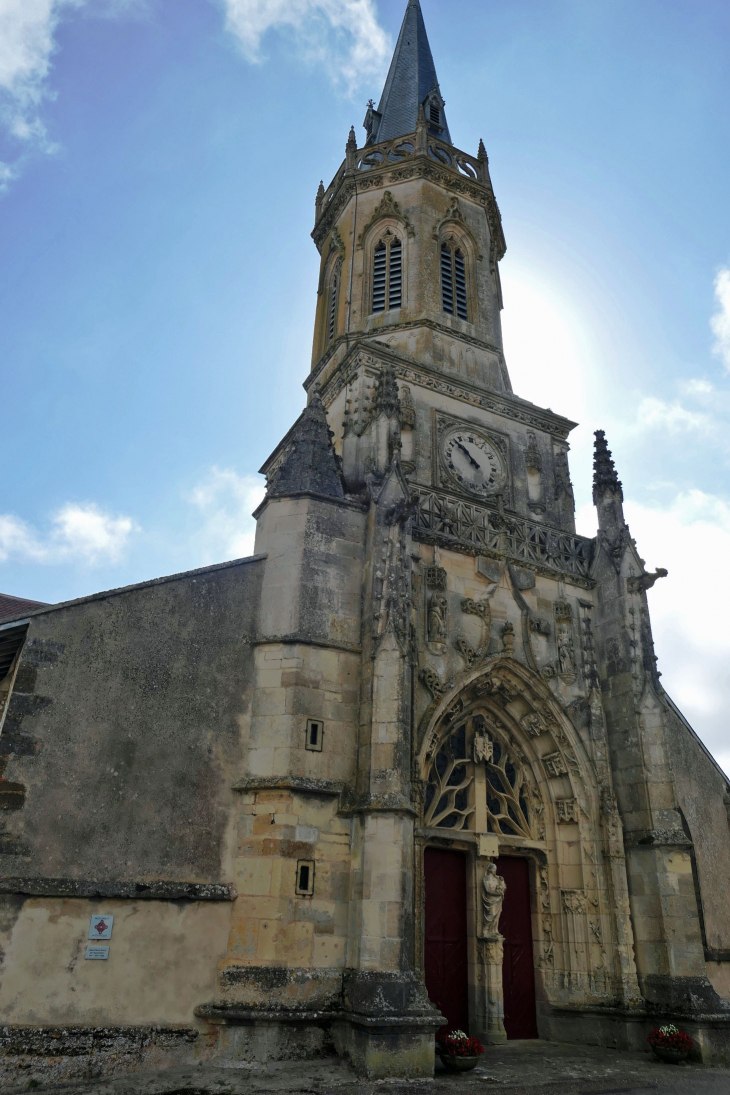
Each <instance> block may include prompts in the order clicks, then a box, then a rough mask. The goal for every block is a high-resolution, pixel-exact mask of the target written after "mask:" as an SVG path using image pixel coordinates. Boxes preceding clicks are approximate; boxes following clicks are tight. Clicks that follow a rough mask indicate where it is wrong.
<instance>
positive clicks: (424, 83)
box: [365, 0, 451, 144]
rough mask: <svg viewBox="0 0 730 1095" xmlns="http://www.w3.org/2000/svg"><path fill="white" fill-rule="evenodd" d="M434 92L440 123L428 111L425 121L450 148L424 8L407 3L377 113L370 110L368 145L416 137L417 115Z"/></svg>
mask: <svg viewBox="0 0 730 1095" xmlns="http://www.w3.org/2000/svg"><path fill="white" fill-rule="evenodd" d="M432 92H435V93H436V95H435V96H433V97H432V98H433V99H435V100H437V102H438V114H439V120H438V124H437V125H434V122H432V119H431V112H430V111H429V110H426V120H427V122H428V123H429V128H431V129H432V131H433V132H434V133H435V134H436V135H437V136H439V137H440V138H441V140H443V141H446V142H447V144H451V134H450V133H449V127H448V124H447V122H446V114H445V113H444V109H443V99H441V95H440V92H439V84H438V79H437V77H436V66H435V65H434V63H433V56H432V54H431V47H430V46H429V44H428V36H427V34H426V25H425V23H424V21H423V13H422V12H421V5H420V3H419V2H418V0H408V7H407V8H406V14H405V16H404V17H403V25H402V26H401V28H400V34H399V35H398V43H397V45H396V47H395V53H394V54H393V60H392V61H391V62H390V69H389V70H388V78H387V79H386V81H385V87H384V88H383V94H382V95H381V97H380V102H379V103H378V109H377V110H373V109H372V107H370V108H369V109H368V114H367V117H366V119H365V128H366V129H367V130H368V144H375V143H376V142H378V141H388V140H390V139H391V138H392V137H401V136H404V135H405V134H406V133H413V132H414V131H415V128H416V121H417V119H418V111H419V109H420V108H421V106H423V105H424V104H425V101H426V99H428V98H429V96H430V95H431V93H432ZM435 117H436V115H434V121H435Z"/></svg>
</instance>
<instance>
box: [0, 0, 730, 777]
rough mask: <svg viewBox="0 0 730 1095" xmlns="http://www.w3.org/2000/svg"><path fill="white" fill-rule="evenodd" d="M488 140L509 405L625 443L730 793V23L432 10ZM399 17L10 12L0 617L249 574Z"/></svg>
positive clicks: (448, 74)
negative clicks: (204, 571)
mask: <svg viewBox="0 0 730 1095" xmlns="http://www.w3.org/2000/svg"><path fill="white" fill-rule="evenodd" d="M422 8H423V12H424V17H425V20H426V26H427V28H428V32H429V37H430V41H431V46H432V50H433V53H434V57H435V61H436V68H437V71H438V74H439V80H440V84H441V91H442V94H443V95H444V98H445V100H446V104H447V114H448V119H449V126H450V129H451V134H452V138H453V140H454V142H455V144H456V145H457V146H458V147H460V148H462V149H464V150H466V151H469V152H472V153H476V149H477V146H478V142H479V138H480V137H483V138H484V141H485V144H486V147H487V151H488V153H489V157H490V170H491V175H492V180H493V183H494V187H495V192H496V196H497V200H498V202H499V205H500V208H501V211H502V217H503V223H504V229H505V235H506V239H507V248H508V250H507V254H506V256H505V258H504V260H503V262H502V267H501V269H502V280H503V288H504V300H505V310H504V313H503V323H504V336H505V350H506V355H507V363H508V367H509V369H510V373H511V376H512V382H513V386H514V389H515V391H516V392H517V393H518V394H519V395H521V396H524V397H525V398H527V399H530V400H532V401H533V402H535V403H539V404H542V405H545V406H550V407H552V408H553V409H554V410H556V411H559V412H560V413H563V414H565V415H567V416H569V417H571V418H573V419H574V420H576V421H577V422H579V423H580V425H579V426H578V428H577V429H576V430H575V431H574V432H573V434H572V435H571V445H572V452H571V471H572V477H573V483H574V487H575V492H576V501H577V510H578V512H577V520H578V527H579V531H581V532H583V533H584V534H585V535H589V536H592V535H594V534H595V529H596V521H595V511H594V510H593V507H592V505H591V499H590V488H591V447H592V434H593V431H594V430H595V429H598V428H602V429H605V430H606V434H607V438H608V441H609V445H610V447H611V449H612V450H613V454H614V458H615V460H616V465H617V470H618V472H619V476H620V478H621V479H622V481H623V484H624V495H625V499H626V502H625V512H626V515H627V519H628V521H629V524H630V527H631V532H632V535H633V536H634V537H635V538H636V541H637V545H638V548H639V551H640V553H641V555H642V557H644V558H645V559H646V562H647V566H648V567H649V568H651V569H654V568H655V567H657V566H663V567H666V568H667V569H668V571H669V576H668V577H667V578H665V579H663V580H661V581H659V582H657V583H656V585H655V586H654V588H653V589H652V590H651V591H650V593H649V604H650V609H651V613H652V621H653V626H654V635H655V643H656V648H657V653H658V655H659V667H660V669H661V670H662V672H663V683H664V685H665V687H666V688H667V690H668V691H669V693H670V695H671V696H672V697H673V699H674V700H675V702H676V703H678V704H679V706H680V707H681V708H682V710H683V711H684V713H685V714H686V716H687V717H688V718H689V719H690V721H691V722H692V724H693V725H694V726H695V728H696V730H697V731H698V733H699V734H700V736H701V737H702V739H703V740H704V741H705V742H706V744H707V745H708V747H709V748H710V749H711V750H712V751H713V752H714V754H715V756H716V757H717V758H718V759H719V760H720V762H721V763H722V764H723V765H724V767H725V769H726V770H730V727H729V723H728V714H727V712H728V711H729V710H730V669H729V666H730V582H728V580H727V577H726V567H727V565H728V561H729V560H730V477H729V474H728V473H729V470H730V429H729V428H728V427H729V426H730V202H729V201H728V169H729V167H730V109H728V103H729V101H730V95H729V92H730V65H728V63H727V52H728V42H729V41H730V5H728V3H727V0H702V2H701V3H698V2H697V0H422ZM404 9H405V0H0V400H1V406H2V422H3V437H4V439H5V440H4V451H5V461H4V467H5V474H4V476H3V479H2V486H1V487H0V590H2V591H3V592H6V593H13V594H16V595H19V596H27V597H31V598H35V599H38V600H42V601H51V602H55V601H59V600H66V599H69V598H72V597H78V596H83V595H85V594H88V593H92V592H95V591H97V590H101V589H108V588H113V587H116V586H121V585H126V584H129V583H132V582H136V581H143V580H146V579H148V578H151V577H156V576H158V575H162V574H169V573H174V572H177V571H181V570H186V569H190V568H192V567H196V566H204V565H206V564H208V563H213V562H219V561H221V560H224V559H227V558H235V557H238V556H242V555H246V554H249V553H250V552H251V550H252V545H253V522H252V520H251V517H250V514H251V511H252V510H253V508H254V507H255V505H256V504H257V502H258V501H259V499H260V497H261V494H262V488H261V479H260V477H259V476H258V474H257V470H258V468H259V467H260V466H261V464H262V462H263V461H264V459H265V458H266V456H267V455H268V454H269V452H270V451H271V450H272V449H273V448H274V447H275V445H276V444H277V442H278V441H279V440H280V438H281V437H282V436H283V434H284V433H285V432H286V430H287V429H288V428H289V426H290V425H291V423H292V422H293V421H294V419H295V418H296V416H297V415H298V413H299V411H300V410H301V408H302V406H303V405H304V392H303V390H302V387H301V384H302V382H303V380H304V378H305V377H306V374H307V371H308V368H309V363H310V353H311V332H312V322H313V317H314V305H315V296H316V285H317V272H318V256H317V252H316V249H315V247H314V245H313V243H312V241H311V239H310V238H309V234H310V232H311V229H312V226H313V216H314V197H315V193H316V189H317V185H318V183H319V180H320V178H322V179H324V182H325V185H326V184H327V183H328V182H329V181H330V179H331V177H332V175H333V174H334V172H335V171H336V169H337V167H338V166H339V164H340V162H341V160H342V158H343V155H344V146H345V141H346V139H347V133H348V130H349V127H350V125H352V124H354V125H355V126H356V131H357V133H358V138H359V140H360V141H362V140H363V131H362V129H361V128H360V124H361V121H362V119H363V117H364V113H365V104H366V102H367V100H368V99H369V98H370V97H373V98H375V99H376V100H377V98H378V97H379V95H380V91H381V89H382V85H383V80H384V76H385V72H386V70H387V65H388V63H389V60H390V56H391V53H392V49H393V45H394V42H395V37H396V36H397V32H398V28H399V25H400V22H401V19H402V16H403V11H404Z"/></svg>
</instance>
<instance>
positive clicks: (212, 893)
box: [0, 877, 238, 901]
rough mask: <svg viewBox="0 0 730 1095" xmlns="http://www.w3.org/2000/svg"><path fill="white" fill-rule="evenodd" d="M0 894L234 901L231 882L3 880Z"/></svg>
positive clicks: (235, 895)
mask: <svg viewBox="0 0 730 1095" xmlns="http://www.w3.org/2000/svg"><path fill="white" fill-rule="evenodd" d="M0 894H21V895H23V896H26V897H82V898H86V899H89V900H95V899H98V898H125V899H128V900H133V901H235V899H236V898H237V897H238V894H237V892H236V890H235V887H234V886H233V883H231V882H167V881H164V880H160V881H156V882H135V881H130V882H97V881H90V880H88V879H72V878H16V877H5V878H0Z"/></svg>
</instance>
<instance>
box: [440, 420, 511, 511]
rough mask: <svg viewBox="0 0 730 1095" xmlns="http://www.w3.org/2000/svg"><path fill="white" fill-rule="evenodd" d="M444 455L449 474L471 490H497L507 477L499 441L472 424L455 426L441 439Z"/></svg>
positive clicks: (442, 454) (486, 492) (476, 491)
mask: <svg viewBox="0 0 730 1095" xmlns="http://www.w3.org/2000/svg"><path fill="white" fill-rule="evenodd" d="M441 456H442V459H443V462H444V466H445V468H446V471H447V473H448V475H449V477H450V478H451V479H452V480H453V481H454V483H455V484H456V485H457V486H458V487H460V488H461V490H465V491H469V492H470V493H471V494H478V495H480V496H481V497H484V496H485V495H489V494H496V493H497V492H498V491H500V490H501V489H502V487H503V486H504V484H505V481H506V479H507V475H506V471H505V465H504V460H503V458H502V456H501V454H500V453H499V450H498V448H497V445H496V444H495V442H494V441H491V440H490V439H489V438H488V437H486V436H485V435H484V434H483V433H480V432H479V431H478V430H475V429H473V428H472V427H471V426H465V427H464V426H456V427H453V426H452V428H451V429H450V430H448V431H447V432H446V434H445V435H444V437H443V439H442V441H441Z"/></svg>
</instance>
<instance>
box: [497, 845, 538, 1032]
mask: <svg viewBox="0 0 730 1095" xmlns="http://www.w3.org/2000/svg"><path fill="white" fill-rule="evenodd" d="M497 874H499V875H501V876H502V878H503V879H504V880H505V882H506V883H507V893H506V894H505V897H504V905H503V906H502V915H501V917H500V919H499V930H500V932H501V934H502V935H503V936H504V964H503V966H502V984H503V987H504V1029H505V1031H506V1032H507V1037H508V1038H537V1019H536V1016H535V969H534V964H533V954H532V913H531V909H530V868H529V864H528V862H527V860H526V859H519V858H518V857H516V856H514V857H513V856H500V857H499V859H498V860H497Z"/></svg>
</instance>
